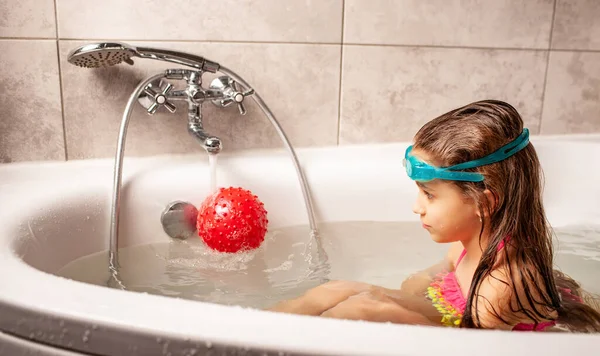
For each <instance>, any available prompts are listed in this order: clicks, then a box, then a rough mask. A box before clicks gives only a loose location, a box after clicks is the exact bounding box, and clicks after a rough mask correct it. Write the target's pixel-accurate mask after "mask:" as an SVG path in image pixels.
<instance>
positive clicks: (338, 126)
mask: <svg viewBox="0 0 600 356" xmlns="http://www.w3.org/2000/svg"><path fill="white" fill-rule="evenodd" d="M345 18H346V1H345V0H342V38H341V44H340V81H339V83H338V84H339V91H338V122H337V141H336V144H337V145H338V146H339V145H340V135H341V132H342V130H341V128H342V78H343V76H344V32H345V31H346V30H345V28H344V25H345Z"/></svg>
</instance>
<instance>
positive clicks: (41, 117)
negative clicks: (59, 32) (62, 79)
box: [0, 40, 65, 163]
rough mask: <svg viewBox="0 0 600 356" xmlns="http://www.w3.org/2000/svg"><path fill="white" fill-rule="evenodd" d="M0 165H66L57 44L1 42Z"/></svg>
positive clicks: (47, 41)
mask: <svg viewBox="0 0 600 356" xmlns="http://www.w3.org/2000/svg"><path fill="white" fill-rule="evenodd" d="M0 53H2V55H1V56H0V108H1V110H0V162H4V163H5V162H16V161H32V160H36V161H37V160H64V159H65V150H64V136H63V126H62V114H61V109H60V106H61V105H60V88H59V84H58V83H59V76H58V62H57V54H56V41H53V40H52V41H49V40H36V41H33V40H29V41H21V40H0Z"/></svg>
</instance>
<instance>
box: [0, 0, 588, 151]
mask: <svg viewBox="0 0 600 356" xmlns="http://www.w3.org/2000/svg"><path fill="white" fill-rule="evenodd" d="M0 37H1V38H0V54H1V55H0V162H13V161H26V160H64V159H83V158H95V157H112V156H113V155H114V151H115V147H116V140H117V135H118V129H119V124H120V120H121V115H122V113H123V110H124V107H125V104H126V102H127V99H128V97H129V95H130V94H131V92H132V90H133V89H134V87H135V86H136V84H137V83H138V82H139V81H140V80H142V79H143V78H145V76H148V75H150V74H153V73H156V72H157V71H159V70H161V69H165V68H169V67H173V66H172V65H169V64H166V63H161V62H157V61H151V60H142V59H139V60H135V61H136V64H135V65H134V66H128V65H126V64H122V65H119V66H116V67H111V68H105V69H96V70H92V69H83V68H79V67H75V66H73V65H71V64H69V63H68V62H67V58H66V57H67V55H68V53H69V51H70V50H72V49H74V48H75V47H77V46H79V45H81V44H83V43H88V42H95V41H102V40H118V41H124V42H127V43H130V44H132V45H143V46H148V47H151V46H155V47H163V48H171V49H177V50H181V51H187V52H191V53H194V54H199V55H203V56H205V57H207V58H209V59H212V60H215V61H218V62H220V63H221V64H222V65H224V66H227V67H229V68H231V69H233V70H234V71H236V72H238V73H239V74H241V75H242V76H243V77H244V78H245V79H246V80H247V81H249V82H250V83H251V84H252V85H253V86H254V88H255V89H256V90H257V91H258V92H259V93H261V94H262V96H263V98H264V99H265V100H266V102H267V103H268V104H269V105H270V107H271V109H272V110H273V111H274V113H275V114H276V116H277V117H278V119H279V120H280V122H281V124H282V126H283V128H284V130H285V131H286V133H287V134H288V136H289V137H290V139H291V140H292V143H293V144H294V145H295V146H297V147H300V146H320V145H335V144H348V143H361V142H374V141H376V142H381V141H398V140H409V139H411V137H412V135H413V134H414V132H415V131H416V130H417V129H418V128H419V127H420V126H421V125H422V124H423V123H425V122H426V121H428V120H430V119H432V118H433V117H435V116H437V115H439V114H441V113H443V112H445V111H447V110H450V109H452V108H455V107H457V106H460V105H464V104H466V103H468V102H471V101H475V100H479V99H484V98H496V99H501V100H506V101H508V102H510V103H512V104H513V105H515V106H516V107H517V108H518V109H519V111H520V112H521V114H522V115H523V117H524V119H525V121H526V124H527V125H528V126H529V127H530V129H531V130H532V131H533V132H534V133H541V134H562V133H581V132H592V131H597V132H600V1H599V0H527V1H523V0H345V1H343V0H320V1H311V0H212V1H208V0H195V1H183V0H180V1H168V2H166V1H159V0H136V1H133V0H130V1H120V0H103V1H87V0H20V1H17V0H0ZM206 81H207V82H208V80H206ZM179 109H180V110H179V112H178V114H175V115H173V114H166V113H165V111H164V109H161V110H160V113H157V114H156V115H154V116H149V115H147V114H145V112H144V111H143V109H142V108H141V107H140V106H137V107H136V110H135V113H134V115H133V118H132V123H131V126H130V130H129V135H128V141H127V151H126V152H127V154H128V155H151V154H159V153H160V154H162V153H168V152H172V153H182V152H201V148H200V147H199V145H198V144H197V143H196V142H195V141H194V140H193V139H192V137H191V136H189V135H188V134H187V132H186V120H187V119H186V114H185V107H184V106H179ZM248 110H249V112H248V115H247V116H240V115H239V114H238V113H237V110H236V108H235V107H231V108H228V109H225V110H223V109H217V108H215V107H213V106H212V104H210V105H208V104H207V105H205V108H204V114H205V126H206V128H207V129H208V131H209V132H211V133H212V134H214V135H217V136H219V137H221V138H222V140H223V142H224V145H225V150H233V149H241V148H255V147H278V146H280V145H281V142H280V140H279V138H278V137H277V135H276V134H275V132H274V130H273V129H272V128H271V127H270V125H269V123H268V121H267V119H266V118H265V117H264V116H263V115H262V113H261V112H260V111H259V110H258V108H257V107H255V106H254V105H253V104H251V103H250V102H249V104H248Z"/></svg>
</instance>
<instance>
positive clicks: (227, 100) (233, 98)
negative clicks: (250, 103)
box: [210, 76, 254, 115]
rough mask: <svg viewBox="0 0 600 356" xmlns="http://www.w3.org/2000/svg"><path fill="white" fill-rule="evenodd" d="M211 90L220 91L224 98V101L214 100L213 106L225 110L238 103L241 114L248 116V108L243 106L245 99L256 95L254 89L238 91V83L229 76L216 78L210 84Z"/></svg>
mask: <svg viewBox="0 0 600 356" xmlns="http://www.w3.org/2000/svg"><path fill="white" fill-rule="evenodd" d="M210 89H216V90H220V91H221V92H222V93H223V97H224V99H219V100H213V104H215V105H217V106H220V107H223V108H224V107H227V106H229V105H231V104H233V103H236V104H237V106H238V110H239V111H240V114H241V115H246V107H245V106H244V104H243V102H244V98H245V97H247V96H249V95H252V94H254V89H250V90H246V91H244V92H241V91H239V89H238V83H236V82H235V81H234V80H233V79H232V78H231V77H228V76H221V77H218V78H215V79H214V80H213V81H212V82H211V83H210Z"/></svg>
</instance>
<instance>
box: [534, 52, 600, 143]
mask: <svg viewBox="0 0 600 356" xmlns="http://www.w3.org/2000/svg"><path fill="white" fill-rule="evenodd" d="M541 132H542V134H566V133H589V132H600V53H582V52H576V53H573V52H552V53H551V54H550V63H549V67H548V80H547V82H546V96H545V98H544V119H543V121H542V127H541Z"/></svg>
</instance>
